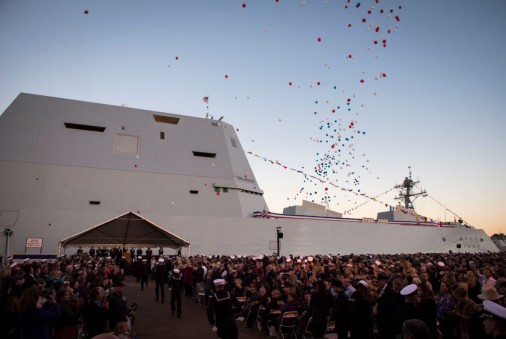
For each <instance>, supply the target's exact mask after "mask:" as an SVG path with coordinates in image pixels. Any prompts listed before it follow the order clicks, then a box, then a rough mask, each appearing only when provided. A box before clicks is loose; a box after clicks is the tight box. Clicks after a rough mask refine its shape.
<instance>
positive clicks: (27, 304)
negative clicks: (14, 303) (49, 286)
mask: <svg viewBox="0 0 506 339" xmlns="http://www.w3.org/2000/svg"><path fill="white" fill-rule="evenodd" d="M19 306H20V308H21V338H40V339H49V338H51V337H52V333H51V332H52V331H51V324H52V322H53V321H55V320H57V319H59V318H60V306H59V305H58V304H57V303H56V299H55V295H54V291H52V292H51V294H50V295H49V300H48V301H47V302H46V304H45V305H44V300H43V298H42V297H41V295H40V293H39V289H38V288H37V287H36V286H32V287H30V288H29V289H27V290H26V291H24V292H23V295H22V296H21V299H20V300H19Z"/></svg>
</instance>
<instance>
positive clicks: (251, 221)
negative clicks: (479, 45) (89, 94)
mask: <svg viewBox="0 0 506 339" xmlns="http://www.w3.org/2000/svg"><path fill="white" fill-rule="evenodd" d="M0 173H1V175H0V188H1V194H0V226H1V227H2V228H3V232H4V236H5V237H6V239H5V240H6V241H5V242H4V241H2V242H1V243H2V244H1V245H0V251H1V253H2V254H4V253H6V254H7V255H9V254H16V253H25V250H26V246H27V243H26V241H27V239H32V238H35V239H43V244H42V248H41V249H40V251H41V253H51V254H54V253H56V251H57V244H58V243H59V242H60V241H61V240H62V239H65V238H68V237H70V236H72V235H75V234H77V233H79V232H82V231H84V230H86V229H89V228H92V227H94V226H96V225H100V224H101V223H103V222H104V221H107V220H111V219H114V218H117V217H118V216H122V215H125V214H126V213H130V214H131V215H135V216H138V217H142V218H145V219H147V220H149V221H150V222H152V223H153V224H156V225H157V226H159V227H161V228H163V229H165V230H167V231H169V232H171V233H173V234H175V235H177V236H179V237H181V238H184V239H185V240H186V241H188V242H189V243H190V244H191V246H190V247H189V248H186V247H185V248H183V249H182V251H183V252H182V253H183V254H206V255H209V254H224V255H232V254H236V255H237V254H242V255H258V254H263V253H271V252H272V250H273V249H275V248H273V243H275V242H276V240H278V239H277V238H280V236H281V235H282V236H283V238H282V239H281V254H282V255H287V254H293V255H310V254H317V253H320V254H322V253H323V254H325V253H332V254H349V253H377V254H388V253H416V252H424V253H429V252H437V253H448V252H450V251H453V252H458V251H461V252H486V251H491V252H497V251H498V248H497V246H496V245H495V244H494V242H493V241H492V240H491V238H490V237H489V236H487V234H486V233H485V232H484V231H483V230H482V229H477V228H473V227H470V226H467V225H463V224H462V223H459V222H456V223H444V224H443V223H438V222H435V221H432V220H430V219H427V218H423V217H421V216H419V215H418V214H416V213H415V212H414V210H413V206H412V201H411V200H410V199H411V197H412V194H414V193H413V191H412V190H413V186H414V184H415V182H413V180H411V177H408V178H406V180H405V181H404V183H403V185H401V186H403V187H401V189H403V190H404V206H402V207H399V208H395V209H390V210H389V211H387V212H381V213H378V216H377V219H372V218H363V219H354V218H342V215H341V214H339V213H337V212H334V211H331V210H328V209H327V208H325V207H324V206H321V205H317V204H314V203H310V202H307V201H304V202H303V204H302V205H301V206H291V207H288V208H287V209H285V211H284V213H283V214H278V213H271V212H269V211H268V210H267V207H266V206H267V204H266V202H265V199H264V197H263V194H264V192H263V191H262V190H261V189H260V187H259V184H258V182H257V180H256V178H255V175H254V173H253V172H252V169H251V167H250V165H249V163H248V160H247V158H246V155H245V152H244V150H243V149H242V147H241V143H240V141H239V139H238V137H237V135H236V133H235V129H234V127H233V126H232V125H230V124H228V123H226V122H224V121H220V120H213V119H207V118H197V117H189V116H182V115H176V114H166V113H160V112H154V111H148V110H142V109H134V108H129V107H119V106H111V105H104V104H97V103H90V102H82V101H75V100H67V99H61V98H54V97H47V96H41V95H33V94H26V93H21V94H19V96H18V97H17V98H16V99H15V100H14V101H13V102H12V103H11V105H10V106H9V107H8V108H7V109H6V111H5V112H4V113H3V115H1V116H0ZM2 228H0V230H1V229H2ZM9 232H10V233H9ZM151 240H152V239H151ZM129 242H131V243H121V241H119V240H118V241H116V240H111V241H110V243H108V244H107V245H110V246H113V245H114V246H123V245H125V246H127V247H129V246H131V245H132V246H135V247H139V246H142V241H138V240H137V241H133V240H132V241H129ZM8 244H9V246H10V248H7V246H8ZM92 244H93V243H92ZM92 244H89V245H92ZM1 246H3V247H1Z"/></svg>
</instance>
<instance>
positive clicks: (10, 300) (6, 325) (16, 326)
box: [0, 295, 21, 339]
mask: <svg viewBox="0 0 506 339" xmlns="http://www.w3.org/2000/svg"><path fill="white" fill-rule="evenodd" d="M0 319H1V320H0V338H5V339H17V338H19V331H20V327H21V315H20V312H19V300H18V298H17V297H15V296H13V295H11V296H9V297H7V299H6V301H5V304H4V307H3V309H2V311H1V312H0Z"/></svg>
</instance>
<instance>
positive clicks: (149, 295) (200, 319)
mask: <svg viewBox="0 0 506 339" xmlns="http://www.w3.org/2000/svg"><path fill="white" fill-rule="evenodd" d="M124 283H125V289H124V291H123V295H124V296H126V298H127V304H128V305H129V306H130V305H131V304H132V303H136V304H137V305H138V309H137V311H136V312H135V322H134V325H133V326H132V327H133V330H132V333H136V334H137V338H138V339H144V338H150V339H153V338H160V339H162V338H163V339H165V338H170V339H172V338H174V339H179V338H217V337H218V336H217V335H216V332H213V331H212V330H211V326H210V325H209V322H208V321H207V313H206V311H207V306H204V305H199V304H198V303H196V302H195V300H194V298H193V297H185V296H184V295H183V296H182V306H181V309H182V311H183V314H182V317H181V318H177V317H175V316H172V315H171V314H170V291H169V290H168V288H167V285H166V286H165V303H164V304H162V303H161V302H156V301H155V300H156V296H155V282H154V280H150V281H149V286H148V287H147V288H144V291H141V287H140V284H139V283H136V282H135V278H133V277H132V276H126V277H125V281H124ZM237 327H238V328H239V338H241V339H254V338H264V339H265V338H267V337H266V336H264V335H263V334H262V333H261V332H260V331H258V330H257V329H255V328H246V324H245V322H241V321H237Z"/></svg>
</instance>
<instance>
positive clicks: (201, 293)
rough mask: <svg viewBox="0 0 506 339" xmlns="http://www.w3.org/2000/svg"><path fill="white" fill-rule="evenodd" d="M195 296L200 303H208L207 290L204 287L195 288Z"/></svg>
mask: <svg viewBox="0 0 506 339" xmlns="http://www.w3.org/2000/svg"><path fill="white" fill-rule="evenodd" d="M195 290H196V291H195V297H196V298H197V302H198V303H199V305H205V304H206V290H205V289H204V288H201V289H199V290H197V289H195Z"/></svg>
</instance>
